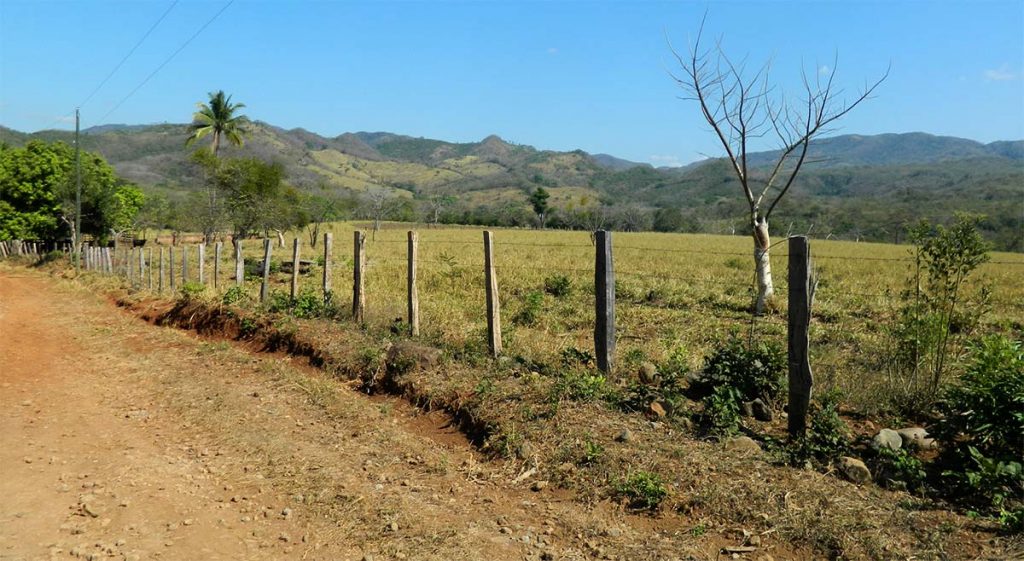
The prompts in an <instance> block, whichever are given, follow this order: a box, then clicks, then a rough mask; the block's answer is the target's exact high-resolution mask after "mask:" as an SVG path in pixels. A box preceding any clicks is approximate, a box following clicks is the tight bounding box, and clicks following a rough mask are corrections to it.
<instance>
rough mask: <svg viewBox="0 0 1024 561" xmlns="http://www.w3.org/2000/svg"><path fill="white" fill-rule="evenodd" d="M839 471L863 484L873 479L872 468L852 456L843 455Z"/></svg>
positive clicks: (855, 481)
mask: <svg viewBox="0 0 1024 561" xmlns="http://www.w3.org/2000/svg"><path fill="white" fill-rule="evenodd" d="M839 471H841V472H842V473H843V475H845V476H846V478H847V479H849V480H850V481H853V482H854V483H856V484H858V485H863V484H865V483H869V482H870V481H871V470H869V469H868V466H866V465H864V462H862V461H860V460H858V459H857V458H851V457H850V456H843V457H842V458H840V459H839Z"/></svg>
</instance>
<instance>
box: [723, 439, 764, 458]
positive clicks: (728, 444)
mask: <svg viewBox="0 0 1024 561" xmlns="http://www.w3.org/2000/svg"><path fill="white" fill-rule="evenodd" d="M725 449H726V450H732V451H734V452H742V453H744V454H757V453H760V452H761V445H760V444H758V443H757V441H756V440H754V439H753V438H750V437H749V436H737V437H735V438H730V439H729V440H726V441H725Z"/></svg>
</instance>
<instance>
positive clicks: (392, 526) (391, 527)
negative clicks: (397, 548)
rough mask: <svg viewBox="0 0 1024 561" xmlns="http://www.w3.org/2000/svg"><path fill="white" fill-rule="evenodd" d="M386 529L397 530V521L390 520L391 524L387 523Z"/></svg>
mask: <svg viewBox="0 0 1024 561" xmlns="http://www.w3.org/2000/svg"><path fill="white" fill-rule="evenodd" d="M388 530H391V532H397V531H398V522H392V523H391V524H388Z"/></svg>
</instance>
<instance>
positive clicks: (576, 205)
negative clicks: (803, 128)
mask: <svg viewBox="0 0 1024 561" xmlns="http://www.w3.org/2000/svg"><path fill="white" fill-rule="evenodd" d="M186 134H187V133H186V125H180V124H158V125H104V126H100V127H93V128H90V129H87V130H85V131H83V137H82V147H83V148H84V149H86V150H93V151H97V152H99V153H101V154H102V155H103V156H104V157H106V158H107V160H108V161H110V163H111V164H113V165H114V167H115V168H116V169H117V171H118V173H119V174H120V175H122V176H123V177H125V178H126V179H129V180H131V181H134V182H136V183H139V184H140V185H142V186H144V187H146V188H147V189H149V190H153V191H157V192H162V193H164V194H166V195H167V196H168V197H170V198H172V199H173V198H175V197H178V196H181V195H182V194H183V193H186V192H187V191H189V190H192V189H195V188H196V187H197V186H198V185H199V184H200V178H199V176H198V175H197V173H196V168H195V166H194V165H193V164H192V163H191V162H190V160H189V152H190V151H189V150H186V149H185V147H184V139H185V137H186ZM33 138H38V139H45V140H63V141H65V142H70V140H71V133H69V132H65V131H41V132H37V133H31V134H29V133H22V132H18V131H14V130H11V129H7V128H3V127H0V142H3V143H7V144H9V145H21V144H23V143H25V142H27V141H28V140H30V139H33ZM223 154H224V155H225V156H227V157H235V156H254V157H259V158H263V159H266V160H275V161H279V162H281V163H282V164H284V165H285V167H286V169H287V172H288V178H289V181H290V182H291V183H293V184H294V185H296V186H298V187H299V188H303V189H318V190H319V189H327V190H334V191H337V192H338V193H342V194H349V195H354V196H358V195H359V194H360V193H365V192H366V191H368V190H374V189H385V190H387V191H390V192H392V193H393V194H395V195H396V196H399V197H403V198H406V199H412V198H430V197H432V196H435V195H452V196H454V197H455V198H456V199H457V200H458V201H459V205H458V207H459V212H458V213H456V214H455V215H454V216H453V217H451V219H452V220H459V221H470V222H473V221H477V222H481V221H482V222H484V223H491V222H501V220H500V219H497V218H494V217H493V212H491V210H493V208H495V207H499V206H500V207H503V208H505V209H506V210H507V209H508V208H509V206H510V205H512V206H515V207H517V209H518V210H517V212H518V214H519V216H520V217H522V216H523V215H526V216H528V215H529V211H528V210H527V209H526V199H527V197H528V195H529V193H530V192H531V191H532V190H533V189H535V188H537V187H544V188H545V189H547V190H549V191H550V192H551V193H552V199H551V201H552V203H553V204H554V205H555V206H556V207H558V208H560V209H561V210H562V213H561V217H559V218H556V220H555V222H554V224H555V225H556V226H557V225H563V226H573V225H575V226H582V224H579V223H574V222H572V221H571V220H570V218H571V216H570V215H572V214H573V213H576V214H578V213H579V212H580V210H581V209H594V208H598V207H601V208H604V209H608V210H609V211H610V212H611V211H615V212H633V214H637V213H636V212H634V211H636V209H639V210H640V211H643V212H646V213H647V214H648V215H649V216H650V218H649V219H644V220H639V221H631V222H629V223H628V224H625V225H622V226H621V227H624V228H629V229H635V228H651V227H655V228H658V229H683V230H697V231H716V232H723V231H731V230H736V229H737V226H738V227H739V228H742V221H743V216H744V215H745V203H744V202H743V200H742V198H741V197H740V195H739V191H738V189H739V187H738V185H737V182H736V180H735V178H734V177H733V176H732V174H731V172H730V170H729V168H728V166H727V165H726V163H725V162H724V161H723V160H720V159H719V160H716V159H710V160H705V161H703V162H699V163H695V164H691V165H689V166H686V167H683V168H654V167H652V166H650V165H648V164H640V163H636V162H631V161H628V160H623V159H621V158H616V157H614V156H611V155H608V154H593V155H592V154H588V153H586V152H583V151H581V150H575V151H571V152H556V151H550V150H539V149H536V148H534V147H532V146H527V145H521V144H514V143H510V142H507V141H505V140H503V139H501V138H500V137H498V136H495V135H491V136H488V137H486V138H484V139H482V140H481V141H479V142H469V143H455V142H446V141H443V140H436V139H427V138H416V137H411V136H406V135H401V134H395V133H390V132H355V133H345V134H341V135H339V136H336V137H325V136H321V135H319V134H316V133H314V132H310V131H307V130H304V129H290V130H286V129H282V128H279V127H275V126H273V125H270V124H267V123H262V122H254V123H252V125H251V127H250V132H249V135H248V137H247V141H246V144H245V146H244V147H243V148H235V147H227V148H225V149H223ZM775 155H776V153H774V152H759V153H754V154H751V155H750V158H749V161H750V162H751V165H752V166H754V167H757V166H767V165H769V164H770V163H771V162H772V161H773V158H774V157H775ZM811 157H812V158H813V159H814V160H816V161H817V162H816V163H815V164H814V165H811V166H808V167H807V168H805V171H804V172H803V173H802V175H801V176H800V178H799V179H798V181H797V183H796V184H795V185H794V187H793V191H792V194H791V196H790V197H789V198H788V200H786V201H785V202H784V203H783V204H782V205H781V206H780V208H779V211H778V212H777V215H776V216H777V219H776V221H777V222H779V221H781V222H783V223H790V227H792V228H795V229H796V230H797V231H805V230H806V229H807V228H809V227H811V225H812V224H814V227H815V228H818V229H819V230H818V232H821V231H822V229H823V230H825V231H827V232H828V233H829V234H831V235H834V236H837V237H850V238H856V239H887V240H898V239H899V235H900V232H901V231H902V229H903V228H902V225H903V224H906V223H907V222H911V221H914V220H916V219H918V218H922V217H927V218H931V219H933V220H939V221H945V220H948V219H949V218H950V216H951V215H952V213H953V212H954V211H958V210H963V211H971V212H980V213H984V214H986V215H987V216H988V219H987V220H986V222H985V223H984V225H983V226H984V227H985V228H986V230H987V234H988V235H989V237H990V238H991V239H993V241H995V242H996V243H997V244H998V246H999V247H1001V248H1004V249H1015V250H1024V241H1022V239H1021V238H1022V223H1021V222H1022V220H1021V218H1022V210H1024V208H1022V207H1024V141H1002V142H993V143H990V144H982V143H979V142H975V141H973V140H968V139H962V138H954V137H944V136H934V135H929V134H924V133H908V134H881V135H874V136H863V135H843V136H836V137H832V138H825V139H821V140H820V141H818V142H817V143H816V144H815V145H813V147H812V152H811ZM480 209H490V210H486V211H485V210H480ZM658 209H662V210H666V209H669V210H671V211H672V213H673V216H676V218H673V220H672V221H670V222H668V223H664V222H662V223H659V222H658V221H657V220H656V219H655V218H654V217H655V216H656V215H657V212H658ZM482 214H483V215H486V216H487V218H486V219H485V218H481V215H482ZM776 228H778V226H776Z"/></svg>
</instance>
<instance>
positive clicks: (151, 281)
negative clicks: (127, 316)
mask: <svg viewBox="0 0 1024 561" xmlns="http://www.w3.org/2000/svg"><path fill="white" fill-rule="evenodd" d="M148 280H149V291H150V292H153V246H150V247H149V279H148Z"/></svg>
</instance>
